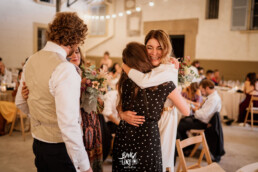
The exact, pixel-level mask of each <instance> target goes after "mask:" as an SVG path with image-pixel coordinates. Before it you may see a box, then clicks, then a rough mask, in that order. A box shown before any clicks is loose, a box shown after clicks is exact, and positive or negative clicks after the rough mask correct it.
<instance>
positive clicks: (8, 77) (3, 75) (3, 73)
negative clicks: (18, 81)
mask: <svg viewBox="0 0 258 172" xmlns="http://www.w3.org/2000/svg"><path fill="white" fill-rule="evenodd" d="M0 82H1V83H12V72H10V71H9V70H7V69H6V67H5V65H4V63H3V61H2V60H1V61H0Z"/></svg>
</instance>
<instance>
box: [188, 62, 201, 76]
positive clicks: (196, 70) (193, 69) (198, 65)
mask: <svg viewBox="0 0 258 172" xmlns="http://www.w3.org/2000/svg"><path fill="white" fill-rule="evenodd" d="M198 67H200V62H199V61H198V60H195V61H193V62H192V64H191V66H190V69H191V70H192V71H193V72H194V73H195V75H197V76H199V73H198Z"/></svg>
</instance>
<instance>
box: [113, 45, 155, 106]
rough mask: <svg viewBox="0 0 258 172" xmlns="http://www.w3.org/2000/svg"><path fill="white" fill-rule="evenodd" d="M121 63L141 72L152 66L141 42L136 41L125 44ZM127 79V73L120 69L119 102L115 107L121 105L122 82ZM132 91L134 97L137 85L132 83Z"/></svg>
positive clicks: (137, 88) (149, 69)
mask: <svg viewBox="0 0 258 172" xmlns="http://www.w3.org/2000/svg"><path fill="white" fill-rule="evenodd" d="M122 60H123V63H124V64H126V65H127V66H129V67H130V68H134V69H136V70H139V71H141V72H143V73H146V72H150V71H151V69H152V68H153V66H152V64H151V61H150V59H149V58H148V53H147V50H146V48H145V46H144V45H143V44H140V43H137V42H131V43H128V44H127V45H126V48H125V49H124V50H123V57H122ZM127 79H128V76H127V74H126V73H125V72H124V71H122V74H121V77H120V79H119V81H118V94H119V97H120V99H119V103H118V106H117V108H118V109H121V107H122V97H121V95H122V91H123V88H122V87H123V84H124V82H125V81H126V80H127ZM132 88H133V90H134V91H133V93H132V98H133V99H134V98H135V96H136V95H137V92H138V90H139V87H138V86H137V85H136V84H135V83H133V84H132Z"/></svg>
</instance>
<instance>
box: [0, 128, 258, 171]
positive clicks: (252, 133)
mask: <svg viewBox="0 0 258 172" xmlns="http://www.w3.org/2000/svg"><path fill="white" fill-rule="evenodd" d="M223 131H224V140H225V151H226V154H225V155H224V156H223V157H222V159H221V162H220V165H221V167H222V168H223V169H225V170H226V171H227V172H235V171H236V170H237V169H239V168H241V167H243V166H245V165H247V164H251V163H254V162H258V128H255V129H254V130H251V128H250V127H240V126H238V125H236V124H234V125H233V126H223ZM187 161H188V163H189V162H190V163H191V162H193V161H196V159H195V158H187ZM111 162H112V160H111V158H110V157H109V158H108V160H106V161H105V162H104V165H103V167H104V172H111V171H112V165H111ZM202 164H205V163H204V162H203V163H202ZM34 171H36V168H35V166H34V155H33V153H32V137H31V136H30V135H27V136H26V141H25V142H24V141H23V139H22V136H21V133H20V132H17V131H16V132H14V133H13V135H12V136H9V135H5V136H0V172H34Z"/></svg>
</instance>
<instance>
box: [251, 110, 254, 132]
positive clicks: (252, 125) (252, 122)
mask: <svg viewBox="0 0 258 172" xmlns="http://www.w3.org/2000/svg"><path fill="white" fill-rule="evenodd" d="M251 127H252V129H253V127H254V112H253V108H252V109H251Z"/></svg>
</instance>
